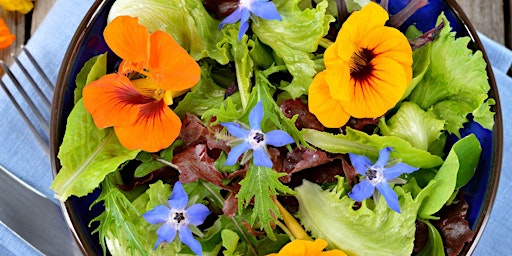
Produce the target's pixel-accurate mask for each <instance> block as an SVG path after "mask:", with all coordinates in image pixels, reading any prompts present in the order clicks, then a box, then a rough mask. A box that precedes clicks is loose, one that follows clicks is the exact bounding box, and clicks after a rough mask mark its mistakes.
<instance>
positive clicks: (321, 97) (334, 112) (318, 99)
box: [308, 71, 350, 128]
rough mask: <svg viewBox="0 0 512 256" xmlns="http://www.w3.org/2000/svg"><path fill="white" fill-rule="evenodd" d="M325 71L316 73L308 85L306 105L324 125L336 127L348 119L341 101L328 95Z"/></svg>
mask: <svg viewBox="0 0 512 256" xmlns="http://www.w3.org/2000/svg"><path fill="white" fill-rule="evenodd" d="M325 75H326V73H325V71H324V72H320V73H318V74H317V75H316V76H315V78H314V79H313V82H312V83H311V85H310V86H309V98H308V106H309V111H310V112H311V113H313V114H314V115H315V116H316V117H317V118H318V120H320V122H322V124H323V125H324V126H326V127H330V128H338V127H341V126H343V125H344V124H346V123H347V122H348V120H349V119H350V115H349V114H348V113H347V112H346V111H345V110H344V109H343V106H342V105H341V103H340V102H339V101H337V100H335V99H333V98H330V97H328V96H329V95H330V90H329V86H328V85H327V83H326V81H325Z"/></svg>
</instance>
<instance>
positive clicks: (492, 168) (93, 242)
mask: <svg viewBox="0 0 512 256" xmlns="http://www.w3.org/2000/svg"><path fill="white" fill-rule="evenodd" d="M408 2H410V0H391V1H390V6H389V11H390V13H391V14H394V13H396V12H397V10H401V9H402V8H403V7H404V6H405V5H407V3H408ZM113 3H114V0H97V1H96V2H95V3H94V4H93V6H92V8H91V10H90V11H89V12H88V13H87V15H86V16H85V18H84V20H83V21H82V23H81V24H80V26H79V27H78V29H77V32H76V34H75V36H74V37H73V40H72V41H71V44H70V46H69V48H68V50H67V53H66V55H65V58H64V62H63V64H62V68H61V70H60V73H59V77H58V82H57V88H56V90H55V98H54V102H53V109H52V117H51V148H50V149H51V155H52V158H51V161H52V167H53V172H54V175H56V174H57V173H58V172H59V169H60V167H61V166H60V163H59V160H58V158H57V153H58V149H59V146H60V144H61V143H62V138H63V136H64V129H65V125H66V120H67V117H68V115H69V113H70V112H71V109H72V108H73V90H74V88H75V77H76V75H77V74H78V72H79V71H80V69H81V68H82V66H83V65H84V63H85V62H86V61H87V60H88V59H89V58H91V57H93V56H96V55H98V54H101V53H105V52H107V51H110V50H109V48H108V47H107V45H106V44H105V41H104V40H103V29H104V28H105V26H106V23H107V16H108V11H109V9H110V7H111V6H112V4H113ZM441 12H444V13H445V14H446V16H447V18H448V19H449V21H450V23H451V25H452V27H453V28H454V31H456V32H457V35H458V36H470V37H471V38H472V41H471V42H470V48H472V49H473V50H480V51H482V52H483V56H484V58H485V61H486V62H487V63H488V66H487V73H488V77H489V83H490V85H491V90H490V92H489V96H490V97H492V98H494V99H496V101H497V103H496V105H494V106H493V108H494V109H493V111H494V112H496V115H495V126H494V130H492V131H489V130H486V129H483V128H482V127H480V126H479V125H478V124H477V123H473V122H471V123H469V124H468V125H466V127H464V129H463V130H462V131H461V134H462V135H464V134H468V133H475V134H476V135H477V137H478V139H479V140H480V142H481V145H482V148H483V150H482V154H481V157H480V163H479V165H478V168H477V170H476V172H475V175H474V177H473V178H472V180H471V181H470V182H469V183H468V184H467V185H466V186H465V187H463V188H462V194H463V195H464V198H465V200H466V201H467V202H468V204H469V210H468V216H467V219H468V221H469V224H470V227H471V228H472V229H473V230H474V231H475V233H476V235H475V238H474V240H473V241H472V242H471V243H468V244H466V246H465V247H464V249H463V250H462V252H461V255H471V254H472V252H473V250H474V249H475V248H476V246H477V243H478V240H479V238H480V236H481V234H482V232H483V229H484V227H485V225H486V223H487V220H488V218H489V216H490V211H491V208H492V205H493V203H494V198H495V196H496V192H497V188H498V182H499V174H500V171H501V157H502V147H503V145H502V137H503V131H502V120H501V108H500V101H499V98H498V94H497V91H498V90H497V87H496V82H495V80H494V76H493V73H492V69H491V68H490V64H489V61H488V59H487V55H486V54H485V50H484V49H483V47H482V44H481V42H480V40H479V39H478V36H477V34H476V32H475V30H474V28H473V27H472V25H471V23H470V22H469V20H468V19H467V17H466V16H465V15H464V13H463V12H462V10H461V8H460V7H459V6H458V4H457V3H456V2H455V0H429V4H428V5H427V6H425V7H423V8H421V9H420V10H418V11H417V12H416V13H415V14H414V15H413V16H412V17H411V18H409V19H408V20H407V22H406V23H404V24H403V25H402V27H401V28H400V29H402V30H404V29H406V28H407V27H409V26H410V25H415V26H416V27H417V28H419V29H420V30H422V31H423V32H426V31H428V30H429V29H431V28H433V27H434V25H435V22H436V20H437V17H438V16H439V14H440V13H441ZM110 56H114V55H113V54H110ZM116 61H118V60H117V59H114V58H112V57H111V59H109V60H108V65H109V67H113V65H114V63H115V62H116ZM99 192H100V191H99V190H96V191H94V192H93V193H91V194H90V195H88V196H85V197H80V198H77V197H71V198H69V199H68V201H66V202H65V203H63V207H64V208H63V210H64V213H65V215H66V217H67V218H68V219H69V223H70V227H69V228H70V229H71V230H72V231H73V234H75V238H76V240H77V242H78V244H79V246H80V248H81V250H82V252H83V253H84V254H86V255H101V254H103V251H102V249H101V246H100V244H99V241H98V236H97V235H91V233H92V231H93V230H94V229H95V228H96V227H95V226H94V225H93V226H89V223H90V221H91V220H92V219H93V218H94V217H96V216H97V215H98V214H100V213H101V212H102V211H103V209H102V207H101V206H100V205H99V204H98V205H97V206H95V207H93V208H92V209H89V207H90V205H91V203H92V202H93V201H94V200H95V199H96V198H97V197H98V195H99Z"/></svg>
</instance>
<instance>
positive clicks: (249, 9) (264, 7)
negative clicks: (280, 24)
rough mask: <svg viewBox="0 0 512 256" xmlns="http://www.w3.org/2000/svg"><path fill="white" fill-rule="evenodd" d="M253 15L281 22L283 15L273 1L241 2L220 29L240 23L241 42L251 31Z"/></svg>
mask: <svg viewBox="0 0 512 256" xmlns="http://www.w3.org/2000/svg"><path fill="white" fill-rule="evenodd" d="M251 13H252V14H254V15H256V16H258V17H260V18H262V19H265V20H281V15H280V14H279V12H278V11H277V8H276V6H275V5H274V3H273V2H272V1H268V0H240V1H239V3H238V8H236V10H235V11H234V12H233V13H231V14H230V15H229V16H227V17H226V18H225V19H224V20H223V21H222V22H221V23H220V25H219V29H221V28H222V27H224V25H226V24H233V23H235V22H237V21H240V30H239V31H238V41H240V40H241V39H242V37H243V36H244V34H245V32H247V29H249V17H250V16H251Z"/></svg>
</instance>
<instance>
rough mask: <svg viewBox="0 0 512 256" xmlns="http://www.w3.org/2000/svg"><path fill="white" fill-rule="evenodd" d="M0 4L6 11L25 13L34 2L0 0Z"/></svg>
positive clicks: (32, 6) (29, 0) (30, 8)
mask: <svg viewBox="0 0 512 256" xmlns="http://www.w3.org/2000/svg"><path fill="white" fill-rule="evenodd" d="M0 6H2V8H3V9H4V10H6V11H16V12H20V13H23V14H27V13H28V12H30V11H31V10H32V8H34V3H33V1H32V0H0Z"/></svg>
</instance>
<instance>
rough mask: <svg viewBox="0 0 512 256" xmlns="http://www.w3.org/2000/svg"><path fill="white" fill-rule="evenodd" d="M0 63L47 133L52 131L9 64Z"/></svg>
mask: <svg viewBox="0 0 512 256" xmlns="http://www.w3.org/2000/svg"><path fill="white" fill-rule="evenodd" d="M0 65H1V66H2V68H3V69H4V71H5V73H6V74H7V76H9V78H11V80H12V82H13V84H14V86H16V88H17V89H18V91H19V92H20V94H21V96H22V97H23V99H24V100H25V102H27V104H28V105H29V107H30V109H31V110H32V112H33V113H34V114H35V115H36V118H37V119H38V120H39V122H40V123H41V125H42V126H43V128H44V131H45V134H49V133H50V127H49V126H48V123H47V122H46V119H45V118H44V116H43V114H42V113H41V111H40V110H39V108H38V107H36V105H35V103H34V101H33V100H32V99H31V98H30V96H28V94H27V92H26V91H25V89H24V88H23V86H21V84H20V82H19V81H18V79H17V78H16V77H15V76H14V74H13V73H12V72H11V70H10V69H9V67H8V66H7V64H5V62H4V61H0Z"/></svg>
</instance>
